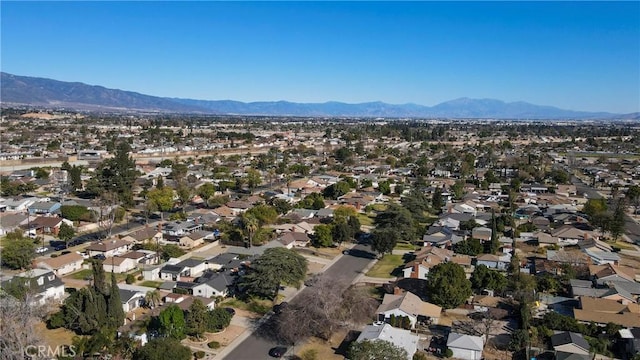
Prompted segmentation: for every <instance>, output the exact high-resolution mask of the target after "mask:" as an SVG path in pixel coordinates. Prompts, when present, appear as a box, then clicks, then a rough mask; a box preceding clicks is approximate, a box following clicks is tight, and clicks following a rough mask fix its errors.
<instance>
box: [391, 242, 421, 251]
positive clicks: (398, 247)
mask: <svg viewBox="0 0 640 360" xmlns="http://www.w3.org/2000/svg"><path fill="white" fill-rule="evenodd" d="M393 250H416V246H415V245H413V244H409V243H406V242H399V243H397V244H396V247H394V248H393Z"/></svg>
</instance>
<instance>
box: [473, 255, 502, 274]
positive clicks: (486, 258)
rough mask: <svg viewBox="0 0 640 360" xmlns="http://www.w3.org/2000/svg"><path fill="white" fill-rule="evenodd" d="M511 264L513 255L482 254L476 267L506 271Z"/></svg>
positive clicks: (477, 259) (477, 260)
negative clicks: (482, 266)
mask: <svg viewBox="0 0 640 360" xmlns="http://www.w3.org/2000/svg"><path fill="white" fill-rule="evenodd" d="M510 262H511V254H508V253H507V254H503V255H500V256H498V255H493V254H482V255H480V256H478V257H477V258H476V266H478V265H484V266H486V267H488V268H489V269H497V270H506V269H507V267H508V266H509V263H510Z"/></svg>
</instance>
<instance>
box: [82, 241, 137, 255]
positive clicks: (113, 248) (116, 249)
mask: <svg viewBox="0 0 640 360" xmlns="http://www.w3.org/2000/svg"><path fill="white" fill-rule="evenodd" d="M130 247H131V243H130V242H129V241H126V240H106V241H103V242H99V243H93V244H91V245H89V246H88V247H87V249H86V251H87V254H88V255H89V256H96V255H103V256H104V257H113V256H116V255H120V254H124V253H126V252H127V251H129V249H130Z"/></svg>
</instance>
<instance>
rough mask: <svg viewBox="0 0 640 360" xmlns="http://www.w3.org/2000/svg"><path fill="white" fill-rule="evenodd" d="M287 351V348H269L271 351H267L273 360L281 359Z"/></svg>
mask: <svg viewBox="0 0 640 360" xmlns="http://www.w3.org/2000/svg"><path fill="white" fill-rule="evenodd" d="M288 350H289V348H287V347H285V346H276V347H274V348H271V350H269V356H272V357H275V358H281V357H283V356H284V354H286V353H287V351H288Z"/></svg>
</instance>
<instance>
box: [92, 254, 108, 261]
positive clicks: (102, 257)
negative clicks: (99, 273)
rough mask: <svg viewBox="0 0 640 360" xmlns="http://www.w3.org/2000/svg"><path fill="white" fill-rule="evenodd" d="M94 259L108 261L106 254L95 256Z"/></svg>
mask: <svg viewBox="0 0 640 360" xmlns="http://www.w3.org/2000/svg"><path fill="white" fill-rule="evenodd" d="M93 258H94V259H96V260H106V259H107V257H106V256H104V254H96V255H93Z"/></svg>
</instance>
